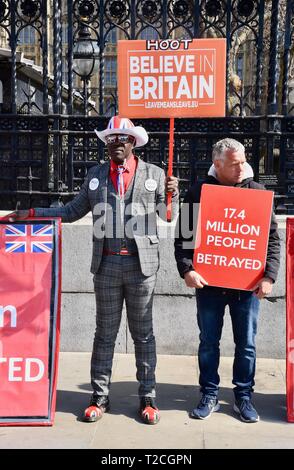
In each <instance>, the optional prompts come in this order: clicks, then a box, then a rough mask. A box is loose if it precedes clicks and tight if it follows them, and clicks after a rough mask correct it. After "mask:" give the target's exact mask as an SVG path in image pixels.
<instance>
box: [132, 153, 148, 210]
mask: <svg viewBox="0 0 294 470" xmlns="http://www.w3.org/2000/svg"><path fill="white" fill-rule="evenodd" d="M145 179H146V163H145V162H143V161H142V160H141V159H140V158H138V166H137V170H136V173H135V181H134V188H133V202H136V201H137V200H138V199H139V195H140V193H141V191H142V188H143V187H144V182H145Z"/></svg>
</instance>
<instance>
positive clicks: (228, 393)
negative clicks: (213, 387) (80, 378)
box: [56, 382, 286, 422]
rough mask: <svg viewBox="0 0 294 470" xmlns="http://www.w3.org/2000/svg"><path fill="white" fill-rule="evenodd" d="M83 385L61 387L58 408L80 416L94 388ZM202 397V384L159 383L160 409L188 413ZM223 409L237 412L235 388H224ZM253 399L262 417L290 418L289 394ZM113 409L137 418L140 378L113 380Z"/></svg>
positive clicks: (223, 410)
mask: <svg viewBox="0 0 294 470" xmlns="http://www.w3.org/2000/svg"><path fill="white" fill-rule="evenodd" d="M79 388H80V389H82V390H85V391H87V392H88V393H85V392H76V391H67V390H58V391H57V403H56V411H58V412H63V413H72V414H73V415H76V416H77V418H78V419H79V420H80V417H81V416H82V414H83V411H84V409H85V408H86V407H87V406H88V404H89V401H90V397H91V393H92V389H91V386H90V385H89V384H80V385H79ZM198 400H199V387H196V386H194V385H179V384H167V383H158V384H157V400H156V401H157V405H158V407H159V409H160V410H162V411H163V410H170V411H171V412H172V411H173V410H177V411H186V412H187V414H189V412H190V411H191V410H192V409H193V408H194V407H195V405H196V404H197V402H198ZM219 400H220V404H221V409H220V411H219V413H224V414H227V415H229V416H236V414H235V413H234V411H233V404H234V395H233V389H229V388H220V392H219ZM253 402H254V404H255V406H256V409H257V410H258V413H259V414H260V418H261V420H262V421H268V422H286V396H285V395H283V394H268V393H267V394H263V393H254V395H253ZM110 404H111V409H110V413H111V414H115V415H124V416H127V417H130V418H132V419H136V420H138V421H140V420H139V419H138V418H137V408H138V396H137V384H136V382H113V383H112V384H111V391H110Z"/></svg>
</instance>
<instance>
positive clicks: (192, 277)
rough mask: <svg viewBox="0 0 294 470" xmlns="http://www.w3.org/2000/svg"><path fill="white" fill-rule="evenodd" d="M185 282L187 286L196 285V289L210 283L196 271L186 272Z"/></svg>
mask: <svg viewBox="0 0 294 470" xmlns="http://www.w3.org/2000/svg"><path fill="white" fill-rule="evenodd" d="M185 283H186V286H187V287H194V288H196V289H202V288H203V287H204V286H207V285H208V282H206V280H205V279H203V277H202V276H200V274H198V273H196V271H188V272H187V273H186V274H185Z"/></svg>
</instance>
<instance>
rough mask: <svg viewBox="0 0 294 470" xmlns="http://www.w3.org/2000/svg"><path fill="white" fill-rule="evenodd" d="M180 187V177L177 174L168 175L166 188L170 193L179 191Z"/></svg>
mask: <svg viewBox="0 0 294 470" xmlns="http://www.w3.org/2000/svg"><path fill="white" fill-rule="evenodd" d="M178 187H179V182H178V178H176V177H175V176H167V177H166V178H165V190H166V191H167V192H168V193H177V192H178V191H179V190H178Z"/></svg>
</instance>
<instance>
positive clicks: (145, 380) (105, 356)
mask: <svg viewBox="0 0 294 470" xmlns="http://www.w3.org/2000/svg"><path fill="white" fill-rule="evenodd" d="M155 282H156V274H154V275H152V276H148V277H146V276H144V275H143V274H142V272H141V268H140V262H139V258H138V257H137V256H119V255H110V256H104V257H103V258H102V262H101V265H100V267H99V271H98V273H96V274H95V275H94V289H95V295H96V308H97V316H96V331H95V337H94V344H93V352H92V359H91V384H92V387H93V390H94V395H108V394H109V387H110V379H111V370H112V360H113V352H114V346H115V340H116V337H117V333H118V330H119V326H120V322H121V315H122V307H123V302H124V300H125V302H126V310H127V319H128V324H129V329H130V332H131V335H132V338H133V341H134V345H135V356H136V367H137V380H138V382H139V397H142V396H149V397H155V367H156V348H155V338H154V335H153V327H152V305H153V294H154V288H155Z"/></svg>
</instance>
